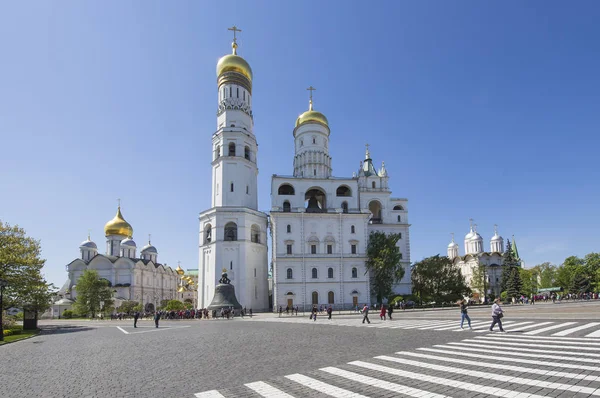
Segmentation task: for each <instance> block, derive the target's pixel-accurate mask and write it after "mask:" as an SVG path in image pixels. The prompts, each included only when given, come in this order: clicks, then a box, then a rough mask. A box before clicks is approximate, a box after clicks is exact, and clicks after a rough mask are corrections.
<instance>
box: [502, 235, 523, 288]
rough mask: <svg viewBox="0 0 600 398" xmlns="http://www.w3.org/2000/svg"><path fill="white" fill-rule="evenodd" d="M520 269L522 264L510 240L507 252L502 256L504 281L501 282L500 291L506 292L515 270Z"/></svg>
mask: <svg viewBox="0 0 600 398" xmlns="http://www.w3.org/2000/svg"><path fill="white" fill-rule="evenodd" d="M518 267H520V263H519V261H518V260H517V258H515V255H514V251H513V250H512V245H511V244H510V240H508V239H507V240H506V251H505V252H504V254H503V255H502V279H501V280H500V290H501V291H505V290H507V289H508V281H509V280H510V278H511V275H512V274H513V269H514V268H518Z"/></svg>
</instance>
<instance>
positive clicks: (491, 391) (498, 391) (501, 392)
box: [349, 361, 542, 398]
mask: <svg viewBox="0 0 600 398" xmlns="http://www.w3.org/2000/svg"><path fill="white" fill-rule="evenodd" d="M349 365H354V366H359V367H362V368H365V369H370V370H376V371H379V372H383V373H387V374H391V375H394V376H401V377H406V378H409V379H415V380H420V381H424V382H429V383H433V384H441V385H444V386H448V387H453V388H459V389H461V390H468V391H476V392H480V393H482V394H488V395H495V396H500V397H512V396H514V395H513V394H514V391H511V390H505V389H503V388H497V387H488V386H483V385H480V384H474V383H468V382H464V381H458V380H452V379H446V378H443V377H437V376H429V375H426V374H421V373H413V372H408V371H405V370H401V369H396V368H390V367H387V366H381V365H376V364H372V363H369V362H363V361H354V362H350V363H349ZM461 372H463V371H461ZM470 372H471V371H469V373H470ZM529 397H530V398H541V397H542V395H535V394H531V395H529Z"/></svg>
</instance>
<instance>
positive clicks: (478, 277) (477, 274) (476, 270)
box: [471, 264, 488, 297]
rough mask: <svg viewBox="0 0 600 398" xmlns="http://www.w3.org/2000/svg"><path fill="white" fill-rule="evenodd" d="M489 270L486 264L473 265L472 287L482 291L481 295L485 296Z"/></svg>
mask: <svg viewBox="0 0 600 398" xmlns="http://www.w3.org/2000/svg"><path fill="white" fill-rule="evenodd" d="M487 277H488V276H487V272H486V270H485V265H484V264H479V265H477V266H476V267H473V274H472V276H471V289H473V290H474V291H477V292H479V293H480V295H481V297H485V295H486V290H487V289H486V288H487V283H486V281H487Z"/></svg>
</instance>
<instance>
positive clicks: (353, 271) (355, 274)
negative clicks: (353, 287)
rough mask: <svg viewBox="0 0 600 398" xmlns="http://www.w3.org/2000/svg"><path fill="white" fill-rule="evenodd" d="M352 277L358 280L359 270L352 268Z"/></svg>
mask: <svg viewBox="0 0 600 398" xmlns="http://www.w3.org/2000/svg"><path fill="white" fill-rule="evenodd" d="M352 277H353V278H358V270H357V269H356V267H352Z"/></svg>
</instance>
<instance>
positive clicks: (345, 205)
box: [342, 202, 348, 213]
mask: <svg viewBox="0 0 600 398" xmlns="http://www.w3.org/2000/svg"><path fill="white" fill-rule="evenodd" d="M342 213H348V202H342Z"/></svg>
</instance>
